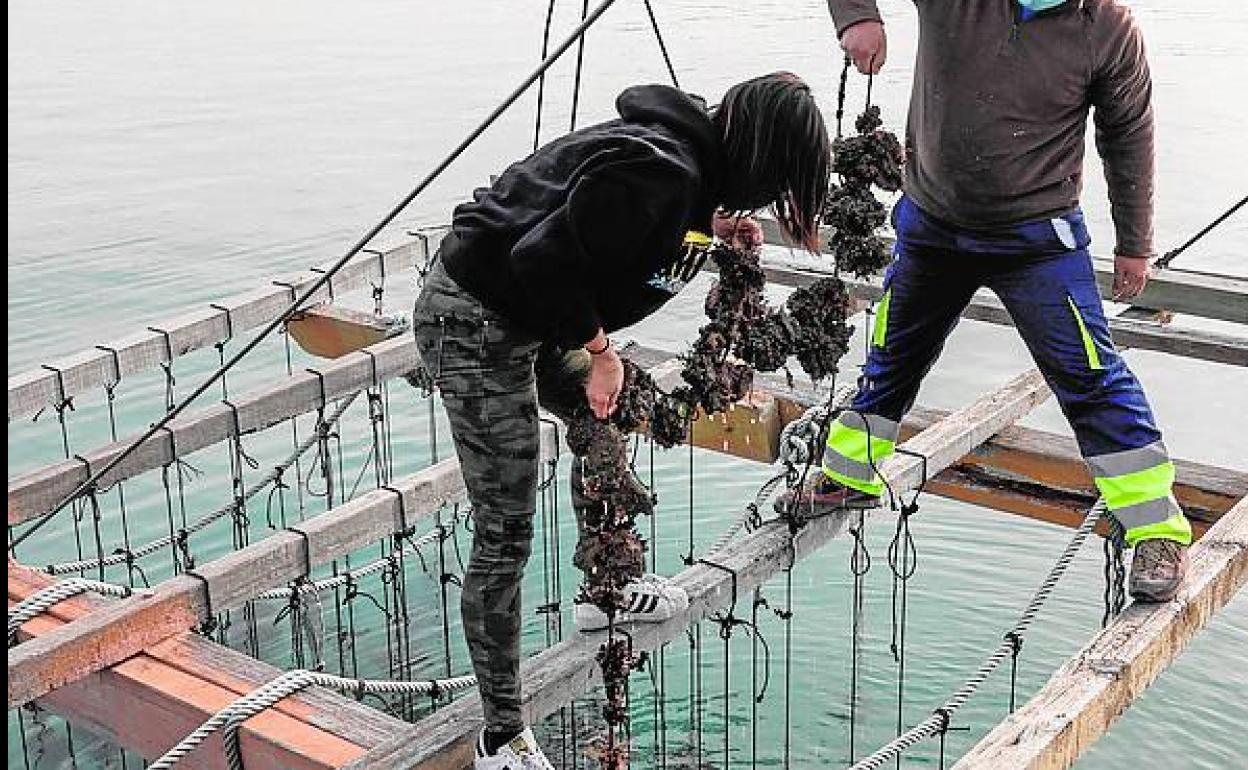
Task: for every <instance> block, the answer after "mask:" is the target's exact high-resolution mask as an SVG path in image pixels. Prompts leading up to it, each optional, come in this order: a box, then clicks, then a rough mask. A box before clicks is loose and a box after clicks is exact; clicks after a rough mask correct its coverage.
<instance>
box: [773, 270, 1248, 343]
mask: <svg viewBox="0 0 1248 770" xmlns="http://www.w3.org/2000/svg"><path fill="white" fill-rule="evenodd" d="M763 269H764V272H765V273H766V274H767V280H768V281H771V282H773V283H776V284H779V285H782V286H793V287H799V286H806V285H809V284H810V283H811V282H812V281H814V280H816V279H818V278H822V277H825V276H826V275H828V274H827V273H825V272H819V271H817V270H810V269H806V268H802V267H794V266H790V265H784V264H776V263H765V264H764V268H763ZM842 280H843V281H844V282H845V288H846V290H847V291H848V292H849V294H850V296H851V297H853V298H854V299H855V300H858V301H859V302H862V303H864V304H865V303H868V302H874V301H876V300H878V299H879V298H880V297H881V296H883V294H884V290H883V286H882V284H881V280H880V279H879V278H872V279H860V278H849V277H844V276H842ZM1134 301H1135V300H1132V302H1134ZM1240 301H1241V302H1243V303H1244V306H1245V307H1246V308H1248V297H1244V298H1242V299H1241V300H1240ZM962 317H963V318H969V319H971V320H972V321H982V322H984V323H990V324H995V325H998V326H1013V325H1014V319H1013V318H1011V317H1010V314H1009V312H1007V311H1006V309H1005V306H1004V305H1003V304H1001V300H1000V299H998V298H997V297H996V296H995V295H993V294H991V293H989V292H987V291H981V292H977V293H976V294H975V296H974V297H972V298H971V302H970V304H968V305H967V307H966V309H965V310H963V311H962ZM1108 320H1109V330H1110V334H1111V335H1112V336H1113V339H1114V342H1115V343H1116V344H1117V345H1118V346H1119V347H1123V348H1138V349H1140V350H1153V351H1156V352H1159V353H1170V354H1173V355H1179V356H1184V357H1186V358H1194V359H1197V360H1202V361H1211V362H1213V363H1221V364H1230V365H1232V366H1248V337H1245V336H1238V335H1231V334H1224V333H1222V332H1214V331H1204V330H1198V329H1178V328H1173V327H1170V326H1168V325H1166V323H1164V322H1165V321H1168V320H1169V316H1168V315H1165V314H1163V315H1161V316H1159V317H1156V318H1155V319H1154V320H1145V319H1143V318H1138V317H1134V316H1133V315H1125V314H1124V315H1123V316H1117V317H1110V318H1109V319H1108ZM1245 322H1246V323H1248V319H1245Z"/></svg>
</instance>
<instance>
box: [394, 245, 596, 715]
mask: <svg viewBox="0 0 1248 770" xmlns="http://www.w3.org/2000/svg"><path fill="white" fill-rule="evenodd" d="M412 325H413V327H414V330H415V334H416V344H417V348H418V350H419V351H420V357H421V361H422V363H423V364H424V366H425V369H426V370H427V371H428V373H429V374H430V375H431V376H432V377H433V378H434V382H435V383H436V384H437V386H438V389H439V390H440V391H441V393H442V399H443V404H444V406H445V409H446V414H447V417H448V419H449V421H450V425H451V434H452V437H453V438H454V441H455V451H456V453H457V454H458V456H459V463H460V468H461V469H462V471H463V474H464V481H465V483H466V485H467V489H468V497H469V500H470V501H471V502H472V518H473V525H474V526H473V540H472V556H471V558H470V559H469V562H468V567H467V570H466V571H465V574H464V581H463V593H462V595H461V600H460V607H461V612H462V615H463V623H464V635H465V637H467V641H468V650H469V654H470V655H471V656H472V665H473V668H474V669H475V671H476V675H477V680H478V683H479V689H480V692H481V702H482V705H483V707H484V710H485V721H486V724H487V725H488V726H489V727H491V728H494V729H498V730H511V729H514V730H515V731H517V732H518V731H519V730H520V729H521V728H522V726H523V719H522V718H521V715H520V617H521V616H520V612H521V602H520V583H521V578H522V576H523V573H524V565H525V563H526V562H527V561H528V558H529V553H530V551H531V541H532V539H533V517H534V515H535V509H536V504H537V481H538V455H539V445H538V442H539V427H540V426H539V423H538V415H537V405H538V399H539V396H540V398H541V403H542V406H544V407H545V408H547V409H548V410H550V411H552V412H554V413H555V414H557V415H559V416H560V417H566V415H568V414H569V413H570V412H571V409H572V408H573V407H574V406H575V405H576V404H577V403H578V402H583V401H584V399H585V395H584V385H583V383H584V380H585V377H586V376H587V374H588V371H589V354H588V353H586V352H585V351H584V350H580V349H577V350H572V351H562V350H559V349H557V348H555V347H553V346H550V345H543V344H542V343H540V342H539V341H538V340H537V339H535V338H534V337H532V336H530V335H528V334H525V333H523V332H521V331H519V330H517V329H514V328H511V327H510V326H509V324H508V323H507V321H506V320H504V319H503V318H502V317H501V316H499V315H498V314H497V313H495V312H493V311H491V310H489V309H488V308H485V307H483V306H482V305H481V303H480V302H478V301H477V300H475V299H473V298H472V297H471V296H470V295H469V294H468V293H467V292H465V291H464V290H463V289H461V288H460V287H459V286H458V284H456V283H455V282H454V281H453V280H452V279H451V278H450V276H448V275H447V274H446V271H445V270H444V269H443V268H442V263H441V261H436V262H435V263H434V266H433V268H432V269H431V271H430V273H429V275H428V276H427V277H426V280H425V284H424V287H423V289H422V291H421V293H420V296H419V297H418V298H417V300H416V308H415V312H414V313H413V318H412ZM576 465H577V464H576V463H573V466H574V469H575V466H576ZM574 475H579V474H574ZM578 482H579V478H574V479H573V485H574V487H575V488H576V489H577V490H578V491H579V483H578ZM575 498H579V494H574V501H575ZM574 505H575V502H574ZM579 518H580V516H579V515H578V519H579Z"/></svg>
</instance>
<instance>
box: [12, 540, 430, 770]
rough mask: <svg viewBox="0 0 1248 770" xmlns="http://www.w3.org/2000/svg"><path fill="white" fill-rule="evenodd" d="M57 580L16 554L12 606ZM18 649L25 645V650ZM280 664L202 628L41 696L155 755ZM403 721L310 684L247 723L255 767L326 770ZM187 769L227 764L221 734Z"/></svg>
mask: <svg viewBox="0 0 1248 770" xmlns="http://www.w3.org/2000/svg"><path fill="white" fill-rule="evenodd" d="M51 582H52V580H51V579H50V578H48V576H47V575H44V574H42V573H39V572H35V571H34V570H30V569H28V568H25V567H21V566H19V565H17V564H15V563H13V562H9V569H8V596H9V606H10V607H12V606H13V604H15V603H16V602H18V601H21V600H22V599H24V598H26V597H27V596H29V595H31V594H33V593H34V592H35V591H37V590H38V589H40V588H42V587H43V586H46V585H49V584H51ZM109 603H110V602H109V601H108V600H105V599H103V598H100V597H97V596H94V595H87V594H83V595H79V596H76V597H73V598H71V599H67V600H66V601H63V602H61V603H60V604H57V605H56V606H55V607H53V608H52V609H51V610H50V611H49V612H47V613H45V614H43V615H41V616H39V617H37V618H34V619H32V620H30V621H28V622H27V623H26V624H25V625H24V626H22V633H21V637H22V638H24V639H31V638H37V637H39V636H41V635H44V634H47V633H49V632H51V631H54V630H55V629H57V628H60V627H62V626H64V625H66V624H67V623H70V622H72V621H75V620H78V619H81V618H84V617H87V616H89V615H91V614H92V613H93V612H98V611H100V610H102V609H104V608H106V607H107V606H108V604H109ZM19 649H20V648H19ZM280 674H281V672H280V671H279V670H277V669H275V668H273V667H272V666H269V665H267V664H264V663H261V662H259V661H257V660H254V659H252V658H250V657H248V656H246V655H243V654H241V653H237V652H234V651H233V650H230V649H228V648H226V647H222V646H220V645H218V644H215V643H213V642H211V641H209V640H207V639H205V638H204V637H202V636H198V635H196V634H192V633H188V632H182V633H178V634H175V635H173V636H171V637H169V638H167V639H165V640H164V641H161V642H157V643H155V644H152V645H150V646H148V647H146V648H145V649H144V650H143V651H142V652H139V653H137V654H136V655H134V656H133V657H130V658H128V659H126V660H124V661H123V662H121V663H118V664H115V665H113V666H110V667H108V668H105V669H102V670H100V671H98V672H96V673H94V674H91V675H89V676H87V677H84V678H80V679H77V680H76V681H74V682H72V683H70V684H67V685H65V686H64V687H60V688H58V689H57V690H55V691H54V692H51V693H49V694H48V695H47V696H46V697H44V698H43V699H41V700H40V703H41V705H43V706H46V707H48V708H50V709H52V710H53V711H54V712H56V713H58V714H60V715H61V716H63V717H65V718H66V719H69V720H71V721H72V722H74V723H76V724H81V725H84V726H86V727H88V728H89V729H91V730H92V731H94V732H96V733H98V734H99V735H102V736H104V737H106V738H108V739H109V740H111V741H112V742H114V743H115V744H117V745H119V746H125V747H127V748H128V749H130V750H131V751H134V752H136V753H138V754H140V755H142V756H145V757H147V758H149V759H154V758H155V757H157V756H159V755H160V754H161V753H162V752H164V751H165V750H167V749H168V748H169V747H170V746H172V745H174V744H175V743H177V742H178V741H179V740H181V739H182V738H183V737H184V736H185V735H187V734H188V733H190V732H191V731H193V730H194V729H196V728H197V727H199V725H200V724H201V723H203V722H204V720H206V719H208V718H209V717H211V716H212V715H213V714H214V713H216V712H217V711H219V710H220V709H221V708H223V707H225V706H226V705H228V704H229V703H230V702H231V701H233V700H234V699H236V698H238V697H239V696H240V695H244V694H246V693H248V692H250V691H251V690H254V689H255V688H257V687H259V686H260V685H262V684H264V683H266V682H268V681H270V680H272V679H275V678H276V677H277V676H278V675H280ZM405 726H406V725H405V723H404V722H402V721H400V720H398V719H394V718H393V717H389V716H387V715H385V714H383V713H382V712H380V711H378V710H376V709H373V708H370V707H368V706H365V705H362V704H360V703H356V702H355V701H352V700H349V699H347V698H344V697H342V696H340V695H338V694H336V693H332V692H329V691H327V690H322V689H319V688H309V689H307V690H305V691H303V692H301V693H299V694H297V695H294V696H292V697H290V698H287V699H286V700H284V701H282V702H281V703H279V704H278V705H277V706H276V707H275V708H273V709H270V710H268V711H266V712H264V713H263V714H260V715H258V716H256V717H254V718H252V719H250V720H248V721H247V723H246V724H245V725H244V727H243V730H242V731H241V733H240V746H241V748H242V751H243V753H244V756H246V757H247V759H248V767H269V768H297V769H298V770H328V768H334V767H341V766H343V765H344V764H346V763H348V762H350V761H351V760H353V759H356V758H358V757H360V756H363V755H364V754H365V753H366V752H367V751H368V750H369V749H372V748H374V747H376V746H378V745H379V744H381V743H383V742H384V741H385V740H386V739H387V738H389V737H390V736H391V735H393V734H394V733H395V731H396V730H399V729H402V728H403V727H405ZM185 761H186V764H185V766H186V767H188V768H202V769H203V770H228V768H227V766H226V762H225V753H224V750H223V747H222V745H221V738H220V736H219V735H217V736H215V737H214V738H213V739H212V740H210V741H209V742H208V743H207V744H205V745H204V746H203V747H201V748H200V749H199V750H197V751H195V752H194V753H193V754H191V755H190V756H189V757H188V758H187V759H186V760H185Z"/></svg>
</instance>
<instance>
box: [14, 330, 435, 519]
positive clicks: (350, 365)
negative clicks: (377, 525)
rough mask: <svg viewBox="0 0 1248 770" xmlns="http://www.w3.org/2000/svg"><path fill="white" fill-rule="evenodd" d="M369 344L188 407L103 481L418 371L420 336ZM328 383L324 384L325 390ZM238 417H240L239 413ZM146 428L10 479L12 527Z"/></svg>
mask: <svg viewBox="0 0 1248 770" xmlns="http://www.w3.org/2000/svg"><path fill="white" fill-rule="evenodd" d="M366 350H367V352H365V351H360V352H357V353H350V354H348V355H345V356H343V357H342V358H340V359H338V360H336V361H334V362H333V363H331V364H328V365H326V366H324V367H322V368H320V369H318V370H317V372H319V375H318V374H316V373H313V372H312V371H311V370H308V371H303V372H296V373H295V374H293V375H292V376H290V377H287V378H284V379H283V381H282V382H280V383H279V384H277V385H274V386H271V387H268V388H264V389H261V390H255V391H252V392H250V393H247V394H246V395H242V396H239V397H238V398H236V399H234V400H233V402H232V403H233V404H234V408H233V409H232V408H231V407H229V406H228V405H226V404H225V403H223V402H218V403H216V404H213V405H211V406H207V407H204V408H202V409H199V410H197V411H194V412H188V413H186V414H184V415H182V416H181V417H178V418H177V419H175V420H173V421H172V422H170V423H169V426H168V430H166V431H162V432H159V433H157V434H156V435H154V436H152V437H151V438H150V439H148V440H147V441H145V442H143V443H142V444H141V445H140V446H139V448H138V449H136V450H135V451H134V453H133V454H131V455H130V456H129V457H127V458H126V459H125V460H124V461H122V462H121V463H120V464H119V465H118V466H117V467H116V468H114V469H113V470H111V471H109V473H107V474H105V476H104V478H102V479H101V480H100V486H101V487H109V486H112V485H113V484H115V483H116V482H118V481H121V480H123V479H128V478H130V477H132V476H136V475H138V474H140V473H143V472H145V471H150V470H154V469H156V468H160V467H161V466H163V465H167V464H169V463H171V462H173V461H174V460H175V459H177V458H180V457H186V456H187V455H190V454H192V453H194V452H197V451H199V450H200V449H204V448H205V447H209V446H213V445H215V444H217V443H219V442H222V441H225V440H226V439H228V438H229V437H231V436H233V435H234V432H235V430H236V429H237V430H238V431H240V432H241V433H243V434H247V433H254V432H256V431H260V430H264V429H265V428H268V427H271V426H273V425H277V424H278V423H280V422H282V421H283V420H286V419H288V418H290V417H294V416H296V415H300V414H304V413H307V412H310V411H312V410H315V409H317V408H319V407H320V406H321V405H322V404H323V401H322V398H324V400H325V401H330V400H332V399H336V398H341V397H343V396H346V395H349V394H351V393H355V392H357V391H359V390H362V389H363V388H366V387H369V386H371V385H374V384H377V383H380V382H384V381H385V380H388V379H391V378H394V377H398V376H400V375H403V374H406V373H407V372H410V371H412V370H413V369H415V368H416V367H417V366H419V362H420V358H419V356H418V355H417V353H416V343H415V341H414V340H413V339H411V338H410V336H407V335H404V336H403V337H400V338H396V339H392V340H386V341H385V342H381V343H378V344H377V345H373V346H372V347H370V348H367V349H366ZM322 386H324V388H323V390H322ZM236 413H237V416H238V421H237V426H236V424H235V419H234V418H235V414H236ZM140 435H141V434H135V435H133V436H129V437H127V438H125V439H123V440H121V441H117V442H114V443H112V444H108V445H106V446H103V447H101V448H99V449H95V450H92V451H90V452H87V453H85V454H83V455H80V456H79V457H77V458H74V459H70V460H62V461H60V462H56V463H53V464H51V465H45V466H43V467H41V468H37V469H35V470H33V471H30V472H29V473H24V474H22V475H21V476H18V477H16V478H14V479H11V480H10V481H9V501H8V505H9V511H8V515H9V526H14V525H17V524H21V523H22V522H25V521H29V520H30V519H33V518H36V517H38V516H41V515H43V514H44V513H46V512H48V511H50V510H52V509H53V508H54V507H55V506H57V505H58V504H60V503H61V501H63V500H64V499H65V498H66V497H68V496H69V495H71V494H73V493H74V492H75V491H76V490H77V489H78V487H79V486H80V485H81V484H82V483H83V482H84V481H86V480H87V479H88V478H89V477H90V472H91V469H97V468H102V467H104V465H105V464H106V463H108V462H110V461H112V460H113V459H114V458H115V457H117V456H118V455H120V454H121V453H122V452H123V451H124V450H125V449H126V447H128V446H129V445H130V444H132V443H134V442H135V441H136V440H137V439H138V438H139V437H140Z"/></svg>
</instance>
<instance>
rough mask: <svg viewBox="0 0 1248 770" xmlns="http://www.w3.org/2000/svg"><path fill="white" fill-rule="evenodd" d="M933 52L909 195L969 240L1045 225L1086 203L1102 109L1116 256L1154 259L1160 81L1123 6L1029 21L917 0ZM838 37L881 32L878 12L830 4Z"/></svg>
mask: <svg viewBox="0 0 1248 770" xmlns="http://www.w3.org/2000/svg"><path fill="white" fill-rule="evenodd" d="M915 5H916V6H917V7H918V11H919V46H918V56H917V60H916V63H915V68H914V90H913V91H912V93H911V96H910V116H909V120H908V125H907V128H906V159H907V166H906V183H905V190H906V193H907V194H909V195H910V196H911V197H912V198H913V199H914V201H915V202H916V203H917V204H918V205H919V207H920V208H922V209H924V210H925V211H927V212H928V213H930V214H932V215H934V216H936V217H938V218H940V219H944V220H946V221H948V222H951V223H953V224H955V225H959V226H962V227H966V228H969V229H984V228H989V227H994V226H998V225H1008V224H1015V223H1019V222H1026V221H1031V220H1036V219H1043V218H1047V217H1051V216H1055V215H1058V214H1061V213H1063V212H1065V211H1068V210H1070V209H1071V208H1073V207H1075V206H1077V205H1078V203H1079V193H1080V190H1081V188H1082V181H1083V180H1082V173H1083V148H1084V132H1085V127H1086V125H1087V118H1088V112H1089V108H1093V122H1094V123H1095V126H1096V146H1097V150H1098V151H1099V153H1100V155H1101V159H1102V161H1103V162H1104V166H1105V178H1106V180H1107V181H1108V183H1109V200H1110V206H1111V210H1112V214H1113V219H1114V227H1115V230H1116V232H1117V238H1118V243H1117V246H1116V248H1115V253H1118V254H1125V255H1129V256H1146V255H1151V254H1152V253H1153V242H1152V235H1153V232H1152V230H1153V111H1152V83H1151V80H1150V77H1149V72H1148V63H1147V61H1146V60H1145V55H1144V41H1143V38H1142V36H1141V34H1140V30H1139V28H1138V27H1137V26H1136V25H1135V22H1134V20H1133V19H1132V17H1131V13H1130V11H1129V10H1128V9H1127V8H1126V7H1125V6H1123V5H1122V3H1120V2H1118V0H1068V2H1066V3H1064V4H1062V5H1061V6H1058V7H1057V8H1053V9H1051V10H1048V11H1044V12H1042V13H1040V14H1038V15H1037V16H1035V17H1033V18H1031V19H1029V20H1027V21H1025V22H1024V21H1021V20H1020V15H1021V14H1020V9H1019V6H1018V3H1017V2H1016V0H915ZM828 6H829V8H830V9H831V11H832V18H833V21H835V23H836V30H837V34H842V33H844V31H845V30H846V29H848V28H849V27H851V26H853V25H854V24H857V23H859V22H862V21H867V20H880V13H879V9H878V8H877V7H876V3H875V0H828Z"/></svg>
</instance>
